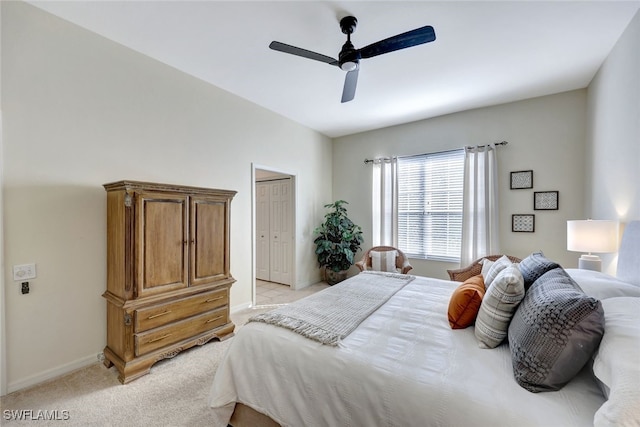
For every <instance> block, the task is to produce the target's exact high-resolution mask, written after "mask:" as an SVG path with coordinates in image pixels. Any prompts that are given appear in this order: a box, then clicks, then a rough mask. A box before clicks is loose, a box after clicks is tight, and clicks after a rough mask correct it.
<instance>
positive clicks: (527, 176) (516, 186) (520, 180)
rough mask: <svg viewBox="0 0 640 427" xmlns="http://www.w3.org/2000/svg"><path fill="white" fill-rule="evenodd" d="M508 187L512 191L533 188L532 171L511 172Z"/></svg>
mask: <svg viewBox="0 0 640 427" xmlns="http://www.w3.org/2000/svg"><path fill="white" fill-rule="evenodd" d="M509 185H510V187H509V188H511V189H512V190H523V189H527V188H533V171H532V170H528V171H515V172H511V179H510V181H509Z"/></svg>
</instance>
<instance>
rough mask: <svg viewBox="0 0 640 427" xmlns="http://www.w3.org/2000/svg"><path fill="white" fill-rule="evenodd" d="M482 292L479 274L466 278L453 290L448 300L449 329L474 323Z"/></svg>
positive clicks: (482, 280)
mask: <svg viewBox="0 0 640 427" xmlns="http://www.w3.org/2000/svg"><path fill="white" fill-rule="evenodd" d="M484 292H485V288H484V279H483V278H482V275H481V274H479V275H477V276H473V277H471V278H469V279H467V280H466V281H465V282H464V283H463V284H462V285H460V286H458V287H457V288H456V290H455V291H453V294H452V295H451V300H449V325H451V329H464V328H466V327H468V326H471V325H473V324H474V322H475V321H476V317H477V316H478V310H480V304H481V303H482V298H484Z"/></svg>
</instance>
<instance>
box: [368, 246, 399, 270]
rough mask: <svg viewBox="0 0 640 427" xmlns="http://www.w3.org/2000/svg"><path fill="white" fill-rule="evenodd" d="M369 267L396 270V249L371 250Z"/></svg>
mask: <svg viewBox="0 0 640 427" xmlns="http://www.w3.org/2000/svg"><path fill="white" fill-rule="evenodd" d="M369 254H370V255H371V268H372V269H373V270H375V271H391V272H394V273H395V272H397V269H396V257H397V256H398V251H395V250H391V251H371V252H369Z"/></svg>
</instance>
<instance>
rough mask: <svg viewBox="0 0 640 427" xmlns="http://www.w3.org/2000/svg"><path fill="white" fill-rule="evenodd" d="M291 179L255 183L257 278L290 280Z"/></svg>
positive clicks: (291, 277) (291, 245)
mask: <svg viewBox="0 0 640 427" xmlns="http://www.w3.org/2000/svg"><path fill="white" fill-rule="evenodd" d="M292 190H293V187H292V183H291V179H289V178H287V179H277V180H271V181H263V182H257V183H256V279H259V280H267V281H270V282H276V283H282V284H285V285H291V284H292V283H293V268H292V267H293V266H292V259H293V235H294V233H293V224H294V221H293V192H292Z"/></svg>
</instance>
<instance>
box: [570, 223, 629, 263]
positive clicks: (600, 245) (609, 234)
mask: <svg viewBox="0 0 640 427" xmlns="http://www.w3.org/2000/svg"><path fill="white" fill-rule="evenodd" d="M567 250H569V251H574V252H588V254H583V255H582V256H581V257H580V259H579V260H578V268H581V269H583V270H595V271H601V270H602V260H601V259H600V257H599V256H598V255H593V254H592V253H608V252H615V251H617V250H618V222H617V221H609V220H592V219H589V220H572V221H567Z"/></svg>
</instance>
